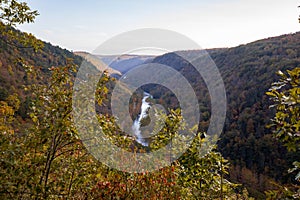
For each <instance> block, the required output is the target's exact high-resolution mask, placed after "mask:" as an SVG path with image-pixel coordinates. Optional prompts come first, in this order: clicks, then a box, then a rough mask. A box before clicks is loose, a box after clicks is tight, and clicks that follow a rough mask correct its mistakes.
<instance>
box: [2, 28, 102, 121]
mask: <svg viewBox="0 0 300 200" xmlns="http://www.w3.org/2000/svg"><path fill="white" fill-rule="evenodd" d="M12 31H14V32H15V33H17V34H19V37H25V38H26V37H27V36H26V35H25V34H24V33H22V32H20V31H18V30H15V29H12ZM40 42H41V43H42V45H43V47H42V49H40V50H38V51H34V49H33V48H28V47H22V46H20V45H19V44H18V43H17V42H15V43H12V44H11V43H7V42H6V36H3V35H2V34H0V47H1V48H0V101H1V100H4V99H6V97H7V96H8V95H9V94H12V93H17V94H18V95H19V97H20V98H21V102H22V103H21V108H20V109H19V111H18V114H19V115H20V116H21V117H22V118H23V119H24V118H26V117H27V112H28V105H29V102H30V98H29V95H30V94H28V93H27V92H25V91H24V88H23V86H24V85H30V84H32V83H37V82H39V83H45V84H47V79H48V78H49V75H50V71H49V68H51V67H60V66H64V65H66V64H67V62H73V63H74V65H76V66H78V67H79V66H80V65H81V63H82V62H83V61H84V59H83V58H82V57H81V56H77V55H75V54H74V53H73V52H71V51H68V50H66V49H62V48H60V47H58V46H53V45H51V44H50V43H47V42H43V41H40ZM89 64H91V63H89ZM25 65H26V66H32V67H34V69H36V70H37V71H39V76H38V77H36V78H35V79H31V78H28V77H27V75H26V73H25ZM93 67H94V66H93ZM95 68H96V67H95Z"/></svg>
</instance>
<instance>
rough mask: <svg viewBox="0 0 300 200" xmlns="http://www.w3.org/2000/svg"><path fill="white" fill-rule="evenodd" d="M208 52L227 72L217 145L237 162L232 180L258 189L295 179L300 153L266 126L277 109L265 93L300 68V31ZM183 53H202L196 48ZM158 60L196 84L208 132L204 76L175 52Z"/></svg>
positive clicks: (157, 92) (161, 94) (166, 97)
mask: <svg viewBox="0 0 300 200" xmlns="http://www.w3.org/2000/svg"><path fill="white" fill-rule="evenodd" d="M208 52H209V54H210V56H211V58H212V59H213V60H214V62H215V63H216V65H217V67H218V68H219V70H220V72H221V74H222V77H223V80H224V83H225V87H226V92H227V100H228V108H227V109H228V111H227V118H226V124H225V128H224V133H223V134H222V135H221V140H220V141H219V143H218V144H219V149H220V151H221V152H222V154H223V155H224V156H225V157H226V158H228V159H230V161H231V163H232V164H233V167H232V169H231V171H230V172H231V173H230V177H231V180H235V181H237V182H241V183H243V184H245V185H246V186H248V188H249V189H250V190H251V191H253V192H254V191H255V190H260V191H264V190H265V189H268V188H270V187H272V186H273V184H272V183H271V179H273V180H276V181H279V182H282V183H288V182H293V177H294V174H288V173H287V170H288V169H289V168H290V166H291V165H292V162H293V161H294V160H297V159H298V160H299V157H300V154H299V152H295V153H288V152H287V150H286V148H284V147H283V146H282V145H281V144H280V143H279V142H278V141H276V140H275V139H274V138H273V137H272V135H271V130H270V129H268V128H267V127H266V126H267V125H268V124H270V123H271V121H270V119H271V118H272V116H273V115H274V112H275V110H274V109H270V108H269V106H270V105H271V102H270V101H269V100H268V97H267V95H266V94H265V93H266V92H267V91H268V89H269V88H270V87H271V83H273V82H275V81H276V80H277V79H278V76H277V75H276V72H277V71H278V70H282V71H285V70H288V69H294V68H295V67H298V66H299V64H300V33H295V34H288V35H283V36H279V37H274V38H268V39H264V40H260V41H256V42H253V43H250V44H246V45H241V46H238V47H235V48H227V49H226V48H224V49H211V50H208ZM181 53H182V52H181ZM183 53H185V54H194V55H197V51H186V52H183ZM153 62H156V63H161V64H165V65H168V66H172V67H173V68H175V69H176V70H179V71H181V72H182V74H183V75H185V77H186V78H187V79H188V80H189V81H190V82H191V84H192V85H193V88H195V90H196V91H197V94H198V99H199V102H200V110H201V114H202V116H201V118H202V120H201V122H200V127H199V128H200V130H205V129H206V128H207V126H208V122H209V110H210V109H209V108H210V101H209V95H208V93H207V89H206V87H205V84H204V83H203V81H202V79H201V76H200V74H199V73H197V72H196V71H195V69H194V68H193V67H192V66H191V65H190V64H189V63H187V62H186V61H185V60H183V59H182V58H181V57H180V56H178V55H177V54H176V53H169V54H166V55H162V56H160V57H157V58H155V59H154V61H153ZM147 89H148V91H149V92H150V93H151V92H152V94H153V95H154V96H155V97H157V98H160V99H161V101H162V102H164V103H166V102H168V103H169V104H168V106H171V107H172V106H174V107H176V105H172V103H171V102H175V103H176V101H175V100H170V98H171V99H172V97H173V98H175V97H174V96H172V94H171V93H166V92H167V91H166V90H165V91H164V90H163V88H159V87H153V88H147ZM166 104H167V103H166ZM201 105H202V106H201Z"/></svg>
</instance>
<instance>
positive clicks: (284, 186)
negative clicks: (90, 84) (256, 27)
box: [0, 0, 300, 199]
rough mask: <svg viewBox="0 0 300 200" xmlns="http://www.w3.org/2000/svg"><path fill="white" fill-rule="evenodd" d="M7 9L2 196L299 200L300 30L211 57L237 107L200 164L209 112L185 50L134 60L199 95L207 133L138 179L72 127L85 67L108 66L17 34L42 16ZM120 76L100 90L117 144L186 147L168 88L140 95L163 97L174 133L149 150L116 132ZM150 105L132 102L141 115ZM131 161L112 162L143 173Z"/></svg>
mask: <svg viewBox="0 0 300 200" xmlns="http://www.w3.org/2000/svg"><path fill="white" fill-rule="evenodd" d="M1 6H2V7H1V12H2V13H1V15H0V20H1V21H0V47H1V48H0V72H1V73H0V134H1V135H0V153H1V155H0V198H1V199H266V198H267V199H298V198H299V196H300V194H299V191H300V188H299V168H300V165H299V162H295V161H299V160H300V154H299V150H300V149H299V131H300V130H299V129H300V125H299V123H300V119H299V113H300V111H299V103H300V101H299V99H300V98H299V96H300V88H299V85H300V82H299V80H300V71H299V62H300V49H299V48H300V33H295V34H287V35H283V36H279V37H274V38H267V39H263V40H260V41H256V42H253V43H250V44H246V45H241V46H238V47H234V48H222V49H209V50H207V52H208V53H209V54H210V56H211V58H212V59H213V61H214V62H215V63H216V66H217V67H218V68H219V70H220V73H221V75H222V78H223V80H224V83H225V87H226V92H227V103H228V104H227V106H228V107H227V116H226V122H225V127H224V131H223V133H222V135H221V138H220V139H219V141H218V143H217V145H216V146H215V147H214V148H213V150H212V151H210V152H208V153H207V154H206V155H205V156H204V157H199V155H198V149H199V147H201V145H202V144H203V141H205V132H206V130H207V127H208V125H209V123H210V115H211V113H210V108H211V105H210V96H209V94H208V90H207V88H206V86H205V84H204V81H203V80H202V78H201V75H200V74H199V73H198V72H197V71H195V69H193V66H192V65H191V64H190V63H188V62H187V61H186V60H183V59H182V58H181V57H180V56H178V54H177V53H176V52H171V53H167V54H164V55H161V56H157V57H151V58H150V59H149V57H147V56H146V57H143V56H142V57H140V58H139V57H137V58H136V59H135V60H134V59H133V62H135V63H136V64H135V65H134V67H136V66H138V65H139V64H141V63H143V62H147V63H149V62H151V63H160V64H164V65H167V66H170V67H172V68H174V69H176V70H177V71H178V72H180V73H181V74H182V75H183V76H185V77H186V79H187V80H188V81H189V82H190V84H191V86H192V87H193V89H194V90H195V92H196V95H197V98H198V102H199V110H200V111H201V120H200V122H199V124H198V128H197V132H198V133H199V134H197V135H196V137H195V139H194V141H193V142H192V144H191V146H190V147H189V148H188V149H187V151H186V152H185V153H184V154H183V155H182V156H181V157H180V158H179V159H177V160H175V161H174V162H172V163H170V165H168V166H166V167H164V168H161V169H158V170H157V171H153V172H148V171H147V170H145V171H143V172H139V173H128V172H122V171H118V170H116V169H112V168H109V167H108V166H106V165H104V164H102V163H101V162H99V161H98V160H97V159H96V158H95V156H94V155H92V154H91V152H90V151H89V150H90V147H88V146H86V145H85V144H86V143H85V141H84V140H82V138H80V137H79V136H80V135H79V134H78V131H77V130H76V126H75V125H74V116H73V114H72V112H73V107H72V103H74V102H72V98H73V96H72V95H73V91H72V90H73V86H74V81H75V77H76V73H77V70H78V69H79V67H80V66H81V65H82V64H85V65H88V66H89V67H90V69H91V70H94V71H99V69H100V70H101V69H103V68H101V67H102V66H101V62H100V63H99V61H96V57H95V56H92V55H89V57H87V54H86V53H80V54H79V53H76V54H74V53H73V52H70V51H68V50H66V49H61V48H60V47H58V46H56V47H55V46H52V45H51V44H50V43H46V42H43V41H41V40H39V39H37V38H35V37H34V36H33V35H32V34H29V33H24V32H21V31H18V30H16V29H15V26H16V24H22V23H25V22H33V21H34V18H35V16H37V11H31V10H30V8H29V7H28V6H27V4H26V3H19V2H18V1H14V0H11V1H3V2H1ZM3 6H4V7H3ZM2 8H3V9H2ZM4 8H5V9H4ZM16 13H18V14H16ZM200 52H201V51H200V50H193V51H184V52H180V53H181V54H187V55H188V54H193V55H198V54H199V53H200ZM102 59H103V58H102ZM107 59H110V58H107ZM130 59H131V57H130ZM126 62H127V61H126ZM126 62H123V64H124V66H125V69H123V71H122V65H120V64H119V65H115V66H114V64H113V63H112V65H111V68H114V67H115V70H118V71H121V72H126V71H128V70H129V68H130V66H131V64H130V63H129V64H128V63H126ZM115 70H113V69H109V71H108V73H104V75H103V76H102V77H99V79H100V80H99V82H98V85H97V90H96V92H95V96H96V99H95V104H96V108H97V110H98V113H97V114H98V116H97V120H98V123H99V125H100V126H101V127H102V130H103V132H104V133H105V135H106V136H107V137H108V138H109V140H110V141H111V142H113V143H115V144H116V145H117V146H119V147H122V148H123V149H124V150H126V151H127V152H134V153H145V152H147V151H155V150H157V149H160V148H161V147H164V146H165V144H166V143H167V142H168V141H169V140H170V139H172V138H174V137H179V138H182V139H183V140H184V137H185V135H180V129H184V127H183V126H181V125H180V124H181V123H182V116H181V112H180V109H178V108H179V107H180V106H179V105H178V100H177V99H176V96H175V95H174V94H172V92H171V91H169V90H168V89H167V88H163V87H161V86H159V85H145V86H143V87H141V89H143V90H144V91H147V92H148V93H150V94H151V95H152V96H153V99H152V101H153V102H152V103H159V104H161V105H163V106H164V107H165V108H168V111H169V112H168V113H166V114H162V115H161V116H160V117H161V119H164V121H165V123H164V126H163V128H162V129H161V130H160V131H159V133H158V134H157V135H155V136H154V137H153V138H152V142H151V144H150V146H149V147H148V148H144V147H142V146H141V145H139V144H137V143H136V141H135V138H134V137H131V136H128V135H126V133H124V132H123V131H122V130H120V127H118V126H116V124H115V120H116V119H115V118H114V117H113V116H111V115H110V114H107V113H111V108H110V105H109V102H110V99H109V97H110V96H111V91H110V89H111V88H112V87H113V86H114V84H115V82H116V81H117V79H116V77H117V78H118V77H119V75H118V76H116V74H119V72H118V71H115ZM279 70H281V71H282V72H280V73H278V74H276V73H277V72H278V71H279ZM110 74H113V76H111V77H110V76H109V75H110ZM141 98H142V96H140V95H139V94H136V95H133V99H132V102H133V103H137V105H138V106H137V108H140V102H141ZM84 103H85V102H84ZM82 106H85V104H83V105H82ZM130 108H132V104H131V105H130ZM131 112H132V115H133V116H134V117H133V118H135V117H136V116H137V115H138V114H139V110H138V109H137V110H134V109H131ZM187 131H189V130H187ZM96 137H97V136H95V138H96ZM96 139H98V140H101V137H99V138H96ZM102 139H103V138H102ZM168 156H170V157H171V155H168ZM126 159H127V158H126V157H122V156H120V157H119V158H118V159H117V160H115V161H114V162H121V163H124V165H126V164H128V163H129V164H132V165H135V164H137V163H135V162H134V160H133V161H132V160H126ZM158 162H161V161H160V160H157V163H158ZM153 164H155V163H153ZM293 166H294V169H292V168H293ZM295 177H296V178H295Z"/></svg>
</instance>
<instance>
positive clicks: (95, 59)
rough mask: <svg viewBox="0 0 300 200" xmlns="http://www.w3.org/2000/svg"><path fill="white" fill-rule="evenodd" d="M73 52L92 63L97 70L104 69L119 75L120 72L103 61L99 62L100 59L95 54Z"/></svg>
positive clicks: (110, 73)
mask: <svg viewBox="0 0 300 200" xmlns="http://www.w3.org/2000/svg"><path fill="white" fill-rule="evenodd" d="M74 54H75V55H77V56H80V57H82V58H84V59H85V60H87V61H88V62H90V63H92V64H93V65H94V66H95V67H96V68H97V69H98V70H99V71H106V72H107V73H108V74H109V75H112V74H117V75H121V72H119V71H118V70H115V69H112V68H111V67H109V66H107V65H105V63H103V62H101V60H100V59H99V58H98V57H97V56H95V55H92V54H90V53H88V52H82V51H78V52H74Z"/></svg>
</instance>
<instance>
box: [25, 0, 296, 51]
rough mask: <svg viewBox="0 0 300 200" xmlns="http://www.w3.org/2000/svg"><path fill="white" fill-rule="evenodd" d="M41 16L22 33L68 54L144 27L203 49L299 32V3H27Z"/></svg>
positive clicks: (43, 0) (280, 0) (248, 0)
mask: <svg viewBox="0 0 300 200" xmlns="http://www.w3.org/2000/svg"><path fill="white" fill-rule="evenodd" d="M26 2H28V4H29V5H30V6H31V7H32V9H37V10H38V11H39V13H40V15H39V16H38V17H37V19H36V21H35V23H34V24H28V25H22V26H20V27H19V28H20V29H21V30H24V31H27V32H31V33H33V34H34V35H35V36H37V37H38V38H40V39H42V40H45V41H47V42H51V43H52V44H54V45H59V46H61V47H63V48H67V49H69V50H74V51H75V50H85V51H90V52H91V51H93V50H94V49H95V48H96V47H97V46H98V45H100V44H101V43H102V42H104V41H105V40H107V39H109V38H111V37H112V36H114V35H117V34H119V33H122V32H126V31H130V30H134V29H139V28H165V29H169V30H173V31H176V32H179V33H181V34H184V35H186V36H187V37H189V38H191V39H192V40H194V41H196V42H197V43H198V44H199V45H200V46H202V47H203V48H216V47H232V46H237V45H239V44H244V43H248V42H252V41H254V40H258V39H262V38H267V37H271V36H278V35H281V34H286V33H294V32H297V31H298V30H299V28H300V24H299V23H298V15H299V13H300V9H299V8H298V5H299V4H300V2H299V1H298V0H168V1H167V0H151V1H150V0H105V1H104V0H80V1H79V0H72V1H71V0H27V1H26Z"/></svg>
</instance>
